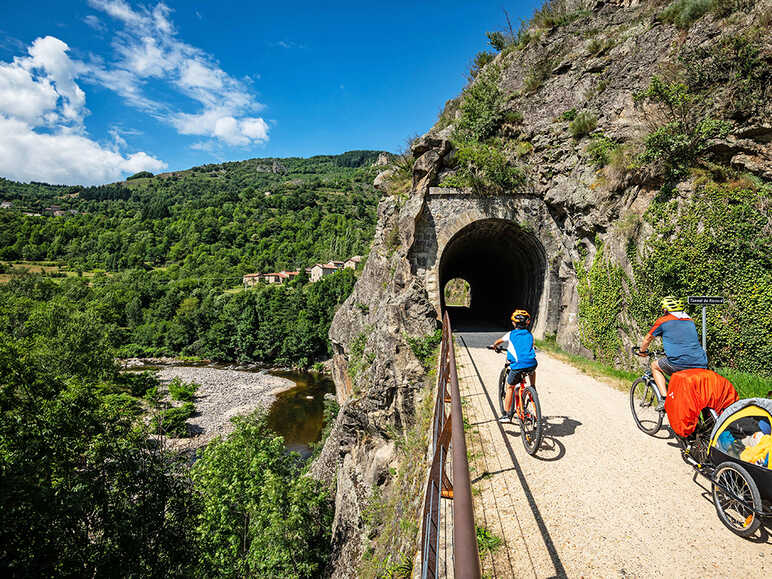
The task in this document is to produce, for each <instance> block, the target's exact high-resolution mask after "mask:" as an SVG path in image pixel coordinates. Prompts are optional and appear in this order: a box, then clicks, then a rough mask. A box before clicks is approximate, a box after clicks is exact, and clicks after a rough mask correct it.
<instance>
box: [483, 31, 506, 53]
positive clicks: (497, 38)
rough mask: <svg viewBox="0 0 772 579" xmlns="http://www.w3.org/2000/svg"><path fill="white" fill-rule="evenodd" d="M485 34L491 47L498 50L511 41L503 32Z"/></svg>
mask: <svg viewBox="0 0 772 579" xmlns="http://www.w3.org/2000/svg"><path fill="white" fill-rule="evenodd" d="M486 36H487V37H488V43H489V44H490V45H491V47H492V48H493V49H494V50H497V51H499V52H501V51H502V50H504V49H505V48H506V47H507V46H508V45H509V44H511V43H512V39H511V38H508V37H507V36H506V35H505V34H504V33H503V32H498V31H497V32H488V33H487V34H486Z"/></svg>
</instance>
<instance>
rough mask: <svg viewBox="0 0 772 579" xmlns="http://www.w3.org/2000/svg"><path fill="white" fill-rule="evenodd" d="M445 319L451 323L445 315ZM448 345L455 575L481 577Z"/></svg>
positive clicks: (453, 357)
mask: <svg viewBox="0 0 772 579" xmlns="http://www.w3.org/2000/svg"><path fill="white" fill-rule="evenodd" d="M445 320H446V322H447V323H448V327H449V326H450V321H449V320H448V314H447V312H445ZM449 334H450V337H451V341H450V343H449V344H448V359H449V362H450V364H449V365H450V376H449V377H450V396H451V399H452V401H451V403H450V404H451V411H450V415H451V416H455V417H456V418H457V420H456V419H454V420H453V422H452V424H451V427H452V428H453V432H452V434H451V436H452V440H453V550H454V555H455V556H454V572H455V576H456V577H464V578H467V577H468V578H469V579H476V578H479V577H480V555H479V553H478V552H477V534H476V532H475V526H474V509H473V507H472V484H471V481H470V480H469V461H468V459H467V456H466V438H465V437H464V421H463V419H462V418H461V416H462V414H461V393H460V391H459V389H458V374H457V372H456V353H455V348H454V347H453V342H452V335H453V334H452V333H450V332H449Z"/></svg>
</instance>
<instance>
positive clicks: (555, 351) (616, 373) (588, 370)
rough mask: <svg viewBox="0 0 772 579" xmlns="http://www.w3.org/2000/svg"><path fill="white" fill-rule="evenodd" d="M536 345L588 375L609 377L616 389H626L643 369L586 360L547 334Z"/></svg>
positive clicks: (638, 376)
mask: <svg viewBox="0 0 772 579" xmlns="http://www.w3.org/2000/svg"><path fill="white" fill-rule="evenodd" d="M536 347H537V348H539V349H541V350H544V351H545V352H549V353H550V354H552V355H553V356H555V357H556V358H557V359H558V360H561V361H563V362H567V363H569V364H571V365H572V366H573V367H574V368H577V369H579V370H581V371H582V372H584V373H585V374H587V375H588V376H592V377H593V378H607V379H609V380H608V381H609V383H611V384H612V385H613V386H614V387H616V388H617V389H618V390H628V389H629V388H630V384H631V383H632V381H633V380H635V379H636V378H640V376H641V374H643V371H644V368H643V366H641V371H640V372H632V371H630V370H623V369H620V368H614V367H613V366H611V365H609V364H604V363H603V362H598V361H597V360H588V359H587V358H585V357H584V356H579V355H578V354H570V353H569V352H566V351H565V350H564V349H563V348H561V347H560V346H559V345H558V343H557V341H556V339H555V336H548V337H546V338H545V339H544V340H536Z"/></svg>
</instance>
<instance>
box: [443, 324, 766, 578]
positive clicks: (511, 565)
mask: <svg viewBox="0 0 772 579" xmlns="http://www.w3.org/2000/svg"><path fill="white" fill-rule="evenodd" d="M495 337H498V336H491V337H490V339H488V338H489V337H487V336H485V337H483V336H480V335H479V334H478V335H463V334H462V335H461V339H459V342H460V344H459V346H458V347H457V349H456V351H457V359H458V364H459V379H460V381H461V384H460V386H461V393H462V396H464V397H465V398H466V400H467V403H466V405H465V407H464V415H465V418H466V419H467V421H468V422H469V423H470V425H471V429H470V430H469V432H468V433H467V437H468V441H469V452H470V456H471V461H470V465H471V466H470V470H472V473H471V475H472V480H473V484H472V487H473V492H474V494H475V518H476V519H477V521H478V524H484V525H485V526H486V527H488V528H489V529H490V530H491V531H492V532H493V533H494V534H495V535H498V536H499V537H502V538H504V540H505V541H506V544H505V545H504V546H502V548H500V549H498V550H497V551H496V552H495V553H493V554H486V555H484V556H483V557H482V565H483V572H484V573H487V574H489V575H490V576H492V577H552V576H568V577H581V576H591V577H609V576H636V577H730V576H737V577H769V576H772V548H770V545H771V544H772V540H770V538H769V535H768V534H767V533H768V530H765V534H763V535H762V536H760V537H758V536H757V539H756V542H754V541H749V540H744V539H741V538H739V537H737V536H735V535H734V534H733V533H731V532H730V531H729V530H727V529H726V528H725V527H724V526H723V525H722V524H721V522H720V521H719V519H718V517H717V516H716V512H715V509H714V507H713V503H712V501H711V500H710V487H709V484H706V481H705V480H704V479H702V478H700V479H697V480H696V481H695V480H693V476H692V473H693V471H692V468H691V467H690V466H688V465H687V464H685V463H684V462H683V461H682V460H681V458H680V454H679V452H678V449H677V447H676V446H675V442H674V441H673V440H672V439H671V440H668V439H667V437H668V434H669V431H668V430H667V429H666V428H663V430H662V431H660V433H659V436H660V438H654V437H650V436H647V435H645V434H643V433H642V432H640V431H639V430H638V429H637V428H636V427H635V424H634V423H633V419H632V417H631V415H630V409H629V405H628V398H627V395H626V394H625V393H624V392H620V391H617V390H614V389H613V388H611V387H610V386H608V385H607V384H604V383H602V382H599V381H598V380H595V379H593V378H591V377H589V376H587V375H585V374H582V373H581V372H580V371H579V370H576V369H575V368H573V367H571V366H569V365H567V364H564V363H562V362H560V361H559V360H556V359H555V358H552V357H550V356H549V355H547V354H546V353H544V352H539V353H538V354H537V357H538V359H539V369H538V379H537V387H538V391H539V398H540V401H541V407H542V414H543V415H544V416H545V418H546V429H545V439H544V441H543V442H542V446H541V448H540V450H539V452H538V455H537V458H534V457H530V456H528V455H527V454H526V453H525V450H524V448H523V444H522V442H521V440H520V433H519V427H518V426H517V425H515V424H504V425H501V426H500V425H499V423H498V422H497V421H496V414H495V413H494V410H493V408H494V407H495V408H496V411H495V412H496V413H497V412H498V401H497V400H496V395H497V393H496V391H495V390H496V388H497V386H496V382H497V380H498V375H499V372H500V370H501V367H502V365H503V363H504V358H503V356H501V355H497V354H496V353H494V352H492V351H490V350H485V349H484V348H481V347H479V346H482V344H484V343H491V342H492V341H493V339H495ZM462 340H464V341H462ZM465 342H466V344H468V345H469V348H467V347H465V346H464V343H465ZM475 345H476V346H478V347H472V346H475ZM470 355H471V358H470Z"/></svg>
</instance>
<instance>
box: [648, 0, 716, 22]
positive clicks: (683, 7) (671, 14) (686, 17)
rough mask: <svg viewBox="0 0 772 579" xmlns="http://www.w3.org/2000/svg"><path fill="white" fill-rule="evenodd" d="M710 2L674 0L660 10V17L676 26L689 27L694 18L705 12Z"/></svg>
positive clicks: (704, 0)
mask: <svg viewBox="0 0 772 579" xmlns="http://www.w3.org/2000/svg"><path fill="white" fill-rule="evenodd" d="M711 2H712V0H676V1H675V2H673V3H672V4H670V5H669V6H668V7H667V8H665V10H663V11H662V14H660V18H661V19H662V21H663V22H668V23H669V24H675V25H676V26H677V27H678V28H683V29H685V28H689V27H690V26H691V25H692V23H693V22H694V21H695V20H698V19H699V18H702V17H703V16H704V15H705V14H707V12H708V11H709V10H710V6H711Z"/></svg>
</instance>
